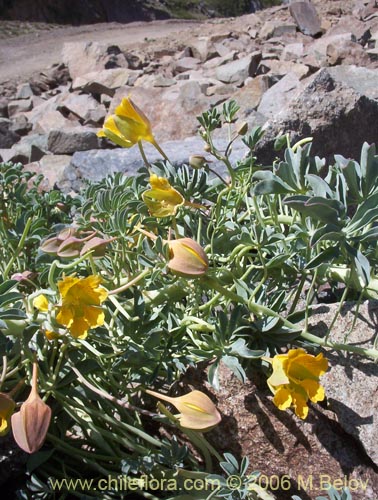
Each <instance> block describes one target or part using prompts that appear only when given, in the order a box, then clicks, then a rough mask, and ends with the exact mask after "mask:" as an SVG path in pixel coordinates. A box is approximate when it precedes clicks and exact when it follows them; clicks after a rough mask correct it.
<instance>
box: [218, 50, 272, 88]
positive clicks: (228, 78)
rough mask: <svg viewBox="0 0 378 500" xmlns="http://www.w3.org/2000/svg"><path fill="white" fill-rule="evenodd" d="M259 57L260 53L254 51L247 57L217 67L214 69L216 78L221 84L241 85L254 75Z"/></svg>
mask: <svg viewBox="0 0 378 500" xmlns="http://www.w3.org/2000/svg"><path fill="white" fill-rule="evenodd" d="M261 57H262V54H261V52H260V51H259V50H256V51H254V52H252V53H251V54H249V55H248V56H245V57H242V58H241V59H236V60H235V61H232V62H230V63H228V64H224V65H222V66H219V67H218V68H217V69H216V77H217V79H218V80H219V81H221V82H223V83H235V84H237V85H241V84H242V83H243V82H244V81H245V80H246V79H247V78H248V77H249V76H254V75H255V74H256V71H257V67H258V64H259V62H260V61H261Z"/></svg>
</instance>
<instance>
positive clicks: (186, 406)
mask: <svg viewBox="0 0 378 500" xmlns="http://www.w3.org/2000/svg"><path fill="white" fill-rule="evenodd" d="M146 392H147V393H148V394H151V396H154V397H155V398H159V399H162V400H163V401H167V402H168V403H170V404H172V405H173V406H175V407H176V408H177V409H178V411H179V412H180V413H179V415H177V417H178V419H179V421H180V425H181V426H182V427H185V428H187V429H194V430H198V431H202V432H203V431H206V430H210V429H211V428H213V427H214V426H215V425H217V424H219V422H220V421H221V416H220V414H219V412H218V410H217V408H216V406H215V405H214V403H213V402H212V401H211V399H210V398H209V397H208V396H206V394H204V393H203V392H201V391H191V392H189V393H188V394H185V395H184V396H180V397H178V398H172V397H170V396H166V395H165V394H160V393H158V392H154V391H150V390H146Z"/></svg>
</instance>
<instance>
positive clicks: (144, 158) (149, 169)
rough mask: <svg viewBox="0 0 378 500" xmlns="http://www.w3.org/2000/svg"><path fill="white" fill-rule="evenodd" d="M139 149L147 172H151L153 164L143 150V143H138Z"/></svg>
mask: <svg viewBox="0 0 378 500" xmlns="http://www.w3.org/2000/svg"><path fill="white" fill-rule="evenodd" d="M138 147H139V151H140V154H141V157H142V158H143V161H144V164H145V165H146V167H147V170H148V171H151V164H150V162H149V161H148V160H147V156H146V153H145V152H144V149H143V145H142V141H138Z"/></svg>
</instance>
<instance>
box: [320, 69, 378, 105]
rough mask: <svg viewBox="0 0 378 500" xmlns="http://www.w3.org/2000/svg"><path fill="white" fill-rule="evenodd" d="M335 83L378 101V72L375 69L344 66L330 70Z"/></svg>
mask: <svg viewBox="0 0 378 500" xmlns="http://www.w3.org/2000/svg"><path fill="white" fill-rule="evenodd" d="M327 71H328V73H329V74H330V75H331V77H332V78H334V79H335V81H337V82H340V83H342V84H344V85H347V86H348V87H351V88H352V89H354V90H355V91H356V92H358V93H359V94H361V95H365V96H366V97H369V98H371V99H376V100H378V72H377V71H376V70H374V69H369V68H360V67H358V66H355V65H349V66H348V65H345V66H344V65H343V66H337V67H334V68H328V70H327Z"/></svg>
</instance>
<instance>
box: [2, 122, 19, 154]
mask: <svg viewBox="0 0 378 500" xmlns="http://www.w3.org/2000/svg"><path fill="white" fill-rule="evenodd" d="M11 123H12V122H11V121H10V120H8V118H0V148H1V149H6V148H11V147H12V146H13V144H15V143H16V142H18V141H19V140H20V136H19V134H17V133H16V132H15V131H14V130H10V126H11Z"/></svg>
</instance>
